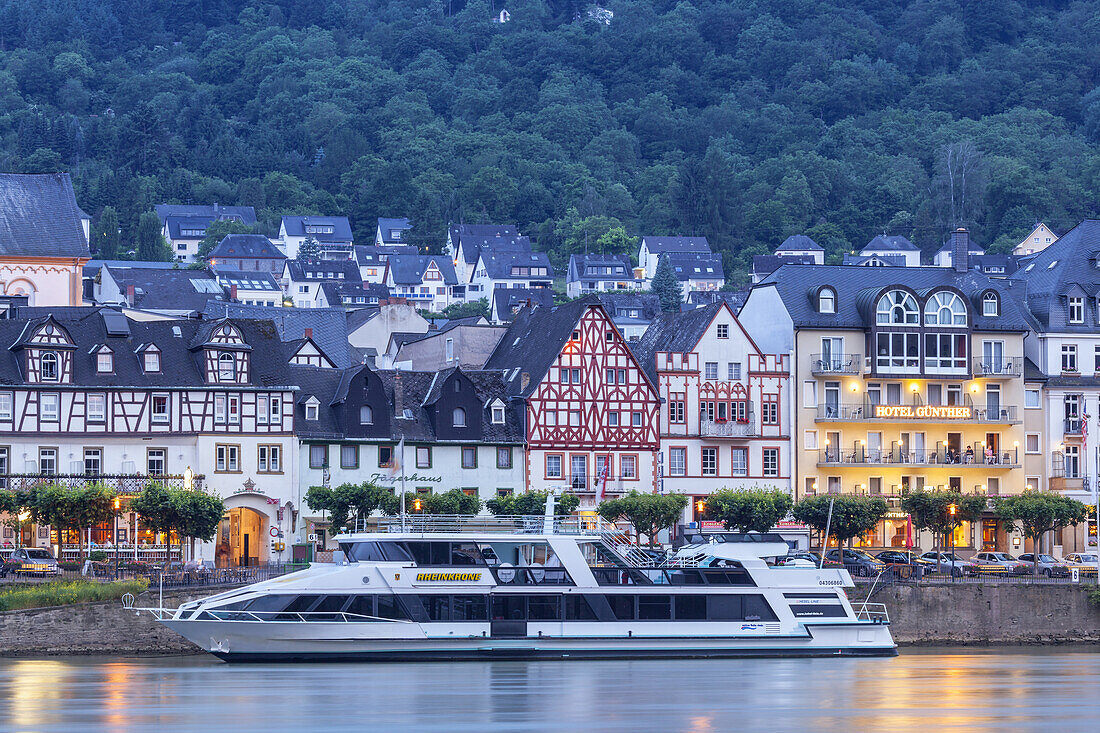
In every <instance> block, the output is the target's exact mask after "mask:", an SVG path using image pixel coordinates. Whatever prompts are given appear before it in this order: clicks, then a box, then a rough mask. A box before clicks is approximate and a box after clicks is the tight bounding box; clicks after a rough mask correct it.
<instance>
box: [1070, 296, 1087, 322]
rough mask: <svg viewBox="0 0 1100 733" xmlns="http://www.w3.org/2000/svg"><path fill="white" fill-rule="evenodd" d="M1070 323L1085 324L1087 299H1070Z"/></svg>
mask: <svg viewBox="0 0 1100 733" xmlns="http://www.w3.org/2000/svg"><path fill="white" fill-rule="evenodd" d="M1069 322H1070V323H1084V322H1085V299H1084V298H1070V299H1069Z"/></svg>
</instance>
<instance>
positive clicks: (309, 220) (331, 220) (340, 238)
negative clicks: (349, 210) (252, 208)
mask: <svg viewBox="0 0 1100 733" xmlns="http://www.w3.org/2000/svg"><path fill="white" fill-rule="evenodd" d="M307 225H310V226H331V227H332V228H333V232H332V234H318V233H311V234H306V226H307ZM282 226H283V227H284V228H285V229H286V233H287V236H290V237H313V238H314V239H316V240H317V241H318V242H350V241H351V239H352V237H351V223H350V222H349V221H348V218H347V217H346V216H284V217H283V222H282Z"/></svg>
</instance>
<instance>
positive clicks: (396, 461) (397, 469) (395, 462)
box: [390, 438, 405, 476]
mask: <svg viewBox="0 0 1100 733" xmlns="http://www.w3.org/2000/svg"><path fill="white" fill-rule="evenodd" d="M403 455H405V439H404V438H402V439H401V442H400V443H398V444H397V448H396V449H394V452H393V454H392V455H391V456H390V475H391V476H399V475H401V456H403Z"/></svg>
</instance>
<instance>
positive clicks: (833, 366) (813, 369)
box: [810, 354, 863, 376]
mask: <svg viewBox="0 0 1100 733" xmlns="http://www.w3.org/2000/svg"><path fill="white" fill-rule="evenodd" d="M810 373H811V374H814V375H821V376H829V375H831V374H862V373H863V355H862V354H810Z"/></svg>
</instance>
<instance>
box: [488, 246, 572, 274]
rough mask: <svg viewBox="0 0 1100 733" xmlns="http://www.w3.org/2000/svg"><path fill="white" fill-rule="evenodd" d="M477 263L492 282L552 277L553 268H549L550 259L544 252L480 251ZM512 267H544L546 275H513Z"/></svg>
mask: <svg viewBox="0 0 1100 733" xmlns="http://www.w3.org/2000/svg"><path fill="white" fill-rule="evenodd" d="M478 261H479V262H480V263H481V264H482V265H483V266H484V267H485V274H486V275H488V277H490V278H491V279H493V280H508V279H512V278H515V279H518V280H530V279H531V278H532V277H540V278H542V277H545V278H551V277H553V276H554V268H553V267H551V266H550V258H548V257H547V256H546V253H545V252H532V251H525V252H521V251H511V250H501V251H495V252H494V251H490V250H488V249H482V250H481V254H480V255H479V256H478ZM513 267H545V268H546V275H531V274H527V275H513V274H512V268H513Z"/></svg>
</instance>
